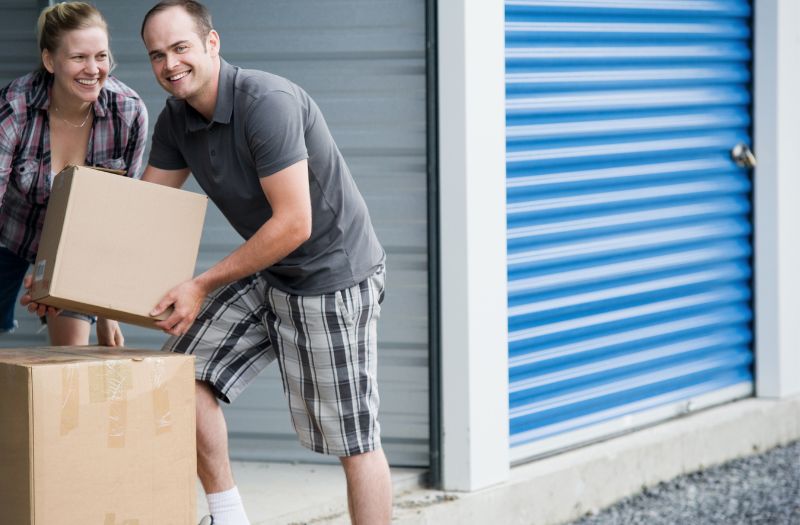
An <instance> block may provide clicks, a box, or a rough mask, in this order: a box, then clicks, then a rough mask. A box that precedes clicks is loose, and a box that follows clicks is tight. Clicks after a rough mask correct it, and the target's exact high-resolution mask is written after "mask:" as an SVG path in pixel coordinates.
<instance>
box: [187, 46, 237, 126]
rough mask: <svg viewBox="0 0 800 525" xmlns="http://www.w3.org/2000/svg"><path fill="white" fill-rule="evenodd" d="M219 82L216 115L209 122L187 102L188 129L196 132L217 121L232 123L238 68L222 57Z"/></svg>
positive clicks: (215, 107)
mask: <svg viewBox="0 0 800 525" xmlns="http://www.w3.org/2000/svg"><path fill="white" fill-rule="evenodd" d="M219 62H220V64H219V83H218V84H217V104H216V105H215V106H214V115H212V117H211V122H207V121H206V120H205V119H204V118H203V116H202V115H200V113H198V112H197V111H195V109H194V108H192V107H191V106H189V104H186V102H184V103H185V104H186V106H187V108H186V109H187V111H186V131H189V132H194V131H200V130H201V129H206V128H208V126H209V125H210V124H211V123H213V122H216V123H218V124H230V122H231V115H233V92H234V83H235V82H236V68H235V67H233V66H232V65H230V64H228V63H227V62H225V60H223V59H222V58H221V57H220V59H219Z"/></svg>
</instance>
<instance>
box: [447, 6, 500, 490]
mask: <svg viewBox="0 0 800 525" xmlns="http://www.w3.org/2000/svg"><path fill="white" fill-rule="evenodd" d="M438 24H439V25H438V44H439V45H438V49H439V53H438V62H439V93H438V96H439V162H440V179H439V192H440V214H441V215H440V238H441V244H440V250H441V336H442V426H443V438H442V462H443V469H442V480H443V485H444V488H446V489H450V490H475V489H479V488H482V487H486V486H489V485H492V484H495V483H499V482H502V481H504V480H506V479H507V478H508V474H509V456H508V453H509V450H508V449H509V444H508V343H507V341H508V324H507V313H506V310H507V306H506V305H507V291H506V290H507V285H506V214H505V199H506V194H505V95H504V93H505V87H504V84H505V80H504V76H505V64H504V53H505V51H504V8H503V2H499V1H473V0H441V1H440V2H439V3H438Z"/></svg>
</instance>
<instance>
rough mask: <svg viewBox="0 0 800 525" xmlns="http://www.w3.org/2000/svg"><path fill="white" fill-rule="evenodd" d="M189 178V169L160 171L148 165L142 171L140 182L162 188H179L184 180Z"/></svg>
mask: <svg viewBox="0 0 800 525" xmlns="http://www.w3.org/2000/svg"><path fill="white" fill-rule="evenodd" d="M188 178H189V168H183V169H180V170H162V169H161V168H156V167H155V166H152V165H150V164H148V165H147V167H146V168H145V169H144V174H143V175H142V180H144V181H147V182H155V183H156V184H161V185H162V186H170V187H171V188H180V187H182V186H183V183H184V182H186V179H188Z"/></svg>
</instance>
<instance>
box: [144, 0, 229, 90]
mask: <svg viewBox="0 0 800 525" xmlns="http://www.w3.org/2000/svg"><path fill="white" fill-rule="evenodd" d="M143 38H144V44H145V47H146V48H147V53H148V55H149V56H150V65H151V67H152V68H153V74H154V75H155V76H156V80H157V81H158V83H159V84H161V86H162V87H163V88H164V89H165V90H167V92H168V93H170V94H171V95H173V96H174V97H176V98H179V99H183V100H186V101H187V102H189V103H190V104H192V101H193V100H198V99H202V98H203V96H204V95H206V96H207V95H208V90H209V89H210V88H211V87H212V86H213V85H214V82H215V81H216V79H215V78H214V77H215V75H216V74H217V72H216V69H215V67H214V65H215V61H216V58H217V57H218V56H219V37H218V35H217V34H216V32H215V31H211V32H210V33H209V34H208V35H207V36H206V37H205V38H202V37H201V36H200V35H199V34H198V32H197V25H196V23H195V21H194V19H193V18H192V17H191V16H190V15H189V14H188V13H187V12H186V11H185V10H184V9H183V8H181V7H170V8H168V9H165V10H164V11H160V12H158V13H155V14H154V15H153V16H152V17H150V19H149V20H148V21H147V25H146V26H145V28H144V32H143Z"/></svg>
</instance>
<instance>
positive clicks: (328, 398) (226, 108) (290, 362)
mask: <svg viewBox="0 0 800 525" xmlns="http://www.w3.org/2000/svg"><path fill="white" fill-rule="evenodd" d="M142 39H143V40H144V43H145V47H146V48H147V52H148V54H149V56H150V61H151V65H152V68H153V73H154V74H155V77H156V80H157V81H158V82H159V84H161V86H162V87H163V88H164V89H165V90H166V91H167V92H169V93H170V94H171V95H172V97H170V98H169V99H168V100H167V102H166V106H165V108H164V110H163V111H162V113H161V115H160V117H159V118H158V122H157V124H156V126H155V131H154V134H153V141H152V151H151V153H150V160H149V165H148V166H147V169H146V171H145V173H144V176H143V178H144V180H147V181H151V182H156V183H159V184H166V185H169V186H173V187H180V186H181V185H183V183H184V181H185V180H186V179H187V177H188V175H189V173H190V172H191V173H192V174H194V176H195V178H196V179H197V181H198V182H199V184H200V186H201V187H202V188H203V189H204V190H205V192H206V193H207V194H208V195H209V197H210V198H211V199H212V200H213V201H214V203H215V204H216V205H217V206H218V207H219V208H220V210H221V211H222V212H223V213H224V214H225V216H226V218H227V219H228V220H229V221H230V223H231V224H232V225H233V227H234V228H235V229H236V230H237V231H238V232H239V233H240V234H241V235H242V236H243V237H244V238H245V239H246V242H245V243H244V244H242V245H241V246H240V247H239V248H237V249H236V250H234V251H233V252H232V253H231V254H230V255H228V256H227V257H225V258H224V259H223V260H222V261H220V262H219V263H217V264H216V265H215V266H213V267H212V268H210V269H209V270H208V271H206V272H204V273H202V274H201V275H198V276H197V277H195V278H194V279H192V280H190V281H187V282H184V283H182V284H180V285H178V286H176V287H175V288H174V289H173V290H171V291H170V292H169V293H168V294H167V295H166V296H165V297H164V299H163V300H162V301H161V302H160V303H159V304H158V305H157V306H156V308H155V309H154V311H153V312H152V313H153V315H158V314H159V313H161V312H163V311H165V310H166V309H167V308H168V307H170V306H173V307H174V311H173V313H172V314H171V315H170V316H169V317H168V318H167V319H166V320H164V321H162V322H160V323H159V326H160V327H161V328H162V329H163V330H165V331H166V332H168V333H170V334H172V337H171V338H170V339H169V341H168V342H167V343H166V345H165V348H167V349H169V350H171V351H174V352H183V353H187V354H193V355H195V356H197V370H196V378H197V446H198V475H199V477H200V480H201V482H202V484H203V487H204V489H205V491H206V494H207V497H208V501H209V508H210V511H211V514H212V516H213V518H214V523H215V524H216V525H240V524H245V523H248V521H247V517H246V515H245V512H244V509H243V507H242V504H241V499H240V498H239V495H238V492H237V490H236V487H235V484H234V481H233V477H232V475H231V469H230V463H229V459H228V444H227V430H226V426H225V420H224V418H223V414H222V411H221V409H220V406H219V403H218V399H219V400H222V401H225V402H231V401H233V400H234V399H235V398H236V396H237V395H239V394H240V393H241V392H242V390H244V388H245V387H246V386H247V384H248V383H249V382H250V381H252V380H253V379H254V378H255V377H256V375H257V374H258V373H259V372H260V371H261V370H262V369H263V368H264V367H265V366H266V365H267V364H268V363H269V362H270V361H272V360H273V359H275V358H277V360H278V365H279V368H280V372H281V376H282V379H283V386H284V392H285V393H286V397H287V400H288V402H289V408H290V412H291V417H292V422H293V425H294V427H295V430H296V432H297V434H298V437H299V438H300V441H301V443H302V444H303V445H304V446H306V447H308V448H310V449H311V450H314V451H315V452H319V453H322V454H332V455H336V456H338V457H339V458H340V460H341V463H342V465H343V467H344V471H345V474H346V479H347V491H348V492H347V493H348V507H349V509H350V515H351V519H352V521H353V523H358V524H370V525H372V524H381V523H389V522H390V521H391V480H390V477H389V467H388V464H387V462H386V458H385V456H384V454H383V452H382V450H381V448H380V436H379V425H378V421H377V410H378V393H377V384H376V377H375V373H376V357H377V355H376V321H377V319H378V317H379V315H380V306H379V303H380V301H381V300H382V298H383V264H384V258H385V254H384V251H383V249H382V248H381V246H380V244H379V242H378V240H377V238H376V237H375V233H374V231H373V228H372V225H371V222H370V218H369V214H368V212H367V208H366V205H365V203H364V201H363V198H362V197H361V195H360V193H359V192H358V190H357V188H356V186H355V184H354V182H353V180H352V177H351V175H350V173H349V171H348V168H347V165H346V164H345V162H344V159H343V158H342V156H341V154H340V152H339V150H338V148H337V147H336V144H335V143H334V141H333V139H332V137H331V134H330V132H329V130H328V128H327V125H326V123H325V120H324V118H323V117H322V114H321V113H320V110H319V108H318V107H317V105H316V104H315V103H314V101H313V100H311V98H310V97H309V96H308V95H307V94H306V93H305V92H304V91H303V90H302V89H301V88H299V87H298V86H296V85H294V84H292V83H291V82H289V81H288V80H286V79H284V78H281V77H278V76H275V75H271V74H269V73H265V72H261V71H252V70H244V69H239V68H236V67H233V66H231V65H229V64H227V63H226V62H225V61H224V60H222V59H221V58H220V54H219V52H220V37H219V35H218V34H217V32H216V31H214V30H213V28H212V25H211V17H210V15H209V13H208V11H207V9H206V8H205V7H204V6H203V5H201V4H200V3H198V2H195V1H191V0H171V1H165V2H161V3H159V4H157V5H156V6H155V7H153V8H152V9H151V10H150V11H149V12H148V13H147V15H146V16H145V19H144V21H143V23H142Z"/></svg>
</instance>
